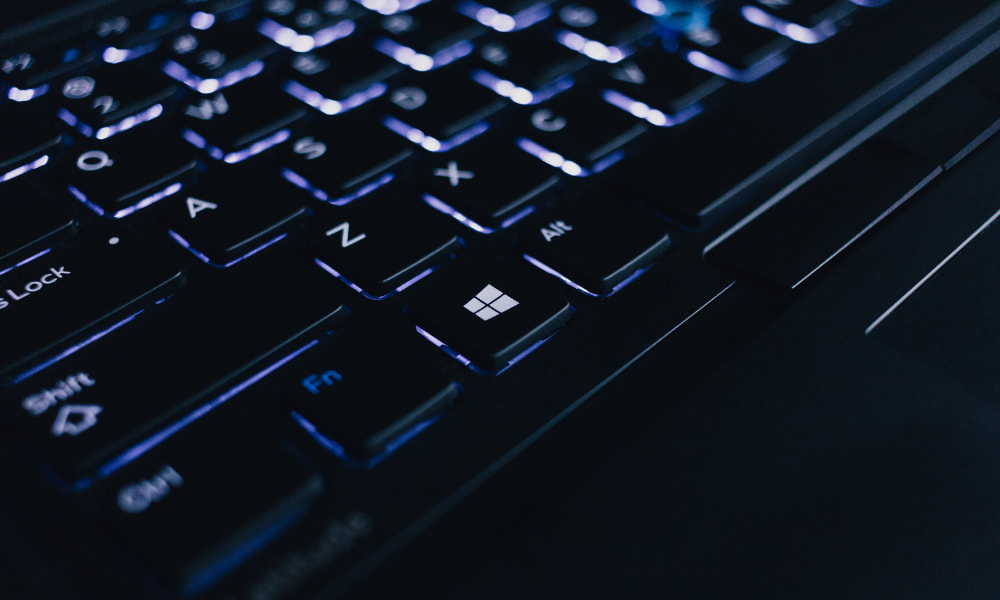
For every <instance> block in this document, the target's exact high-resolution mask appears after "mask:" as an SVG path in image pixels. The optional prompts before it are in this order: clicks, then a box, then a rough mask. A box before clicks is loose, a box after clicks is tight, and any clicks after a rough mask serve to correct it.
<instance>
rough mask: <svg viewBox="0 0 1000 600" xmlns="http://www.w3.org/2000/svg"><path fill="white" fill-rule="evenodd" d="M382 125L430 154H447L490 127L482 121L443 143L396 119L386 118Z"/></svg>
mask: <svg viewBox="0 0 1000 600" xmlns="http://www.w3.org/2000/svg"><path fill="white" fill-rule="evenodd" d="M382 123H383V124H384V125H385V126H386V127H388V128H389V129H390V130H391V131H394V132H396V133H398V134H399V135H401V136H403V137H405V138H406V139H408V140H410V141H411V142H413V143H414V144H417V145H419V146H420V147H422V148H423V149H424V150H427V151H428V152H447V151H449V150H451V149H452V148H457V147H458V146H461V145H462V144H464V143H465V142H467V141H469V140H471V139H472V138H474V137H476V136H478V135H480V134H482V133H483V132H485V131H486V130H487V129H489V127H490V126H489V123H487V122H486V121H481V122H479V123H476V124H475V125H473V126H472V127H469V128H468V129H465V130H464V131H461V132H459V133H456V134H455V135H453V136H451V137H450V138H448V139H447V140H444V141H441V140H439V139H437V138H435V137H432V136H429V135H427V134H425V133H424V132H423V131H420V130H419V129H417V128H416V127H413V126H411V125H407V124H406V123H404V122H402V121H400V120H399V119H397V118H395V117H384V118H383V119H382Z"/></svg>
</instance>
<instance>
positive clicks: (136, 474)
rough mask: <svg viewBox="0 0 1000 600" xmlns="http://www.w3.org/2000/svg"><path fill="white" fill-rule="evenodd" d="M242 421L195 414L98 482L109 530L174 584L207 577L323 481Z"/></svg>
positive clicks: (221, 572)
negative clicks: (192, 421) (193, 420)
mask: <svg viewBox="0 0 1000 600" xmlns="http://www.w3.org/2000/svg"><path fill="white" fill-rule="evenodd" d="M215 416H216V415H213V417H215ZM219 416H222V415H219ZM205 425H214V427H213V426H210V427H205ZM241 425H242V426H243V427H241ZM246 425H247V421H246V420H245V419H236V420H232V421H229V422H224V421H221V420H220V419H218V418H212V419H210V421H209V422H203V423H198V424H196V425H195V426H193V427H195V428H194V429H189V430H186V431H183V432H181V433H180V434H178V435H176V436H174V437H172V438H170V439H169V440H168V441H166V442H164V443H163V444H161V445H160V446H158V447H156V448H155V449H154V450H151V451H150V452H148V453H147V454H145V455H143V456H142V457H141V458H140V459H138V460H136V461H135V462H133V463H131V464H130V465H129V466H127V467H126V468H124V469H122V470H121V471H119V472H117V473H115V475H114V476H112V477H110V478H109V479H108V480H106V481H105V482H103V485H102V486H101V488H100V490H98V491H97V492H96V494H97V502H98V503H99V507H98V510H99V511H100V514H101V518H102V521H103V522H104V524H105V525H106V526H107V527H108V528H109V529H110V533H111V535H112V536H113V537H114V538H116V540H117V541H118V542H120V543H121V544H122V545H124V546H125V551H126V552H127V553H128V554H130V555H132V556H135V557H137V558H138V559H139V561H140V562H141V563H142V564H143V565H144V566H145V567H147V568H148V569H149V570H150V571H151V572H152V573H153V574H154V575H155V576H156V578H157V579H159V580H160V581H161V582H162V583H164V584H165V585H166V586H167V587H169V588H170V589H171V590H172V591H175V592H180V593H181V594H184V595H188V594H196V593H198V592H200V591H202V590H204V589H206V588H207V587H209V586H211V585H212V584H213V583H215V582H216V581H217V580H219V579H220V578H222V577H224V576H225V575H226V574H227V573H228V572H230V571H231V570H233V569H234V568H235V567H237V566H238V565H239V564H241V563H242V562H243V561H245V560H246V559H248V558H250V556H252V555H253V554H255V553H256V552H257V551H258V550H260V549H262V548H263V547H264V546H265V545H266V544H267V543H268V542H269V541H271V540H272V539H274V538H276V537H277V536H278V535H280V534H281V533H282V532H283V531H284V530H285V529H286V528H287V527H288V526H290V525H291V524H292V523H293V522H294V521H296V520H297V518H298V517H299V516H301V515H302V514H303V513H304V512H305V510H306V508H307V507H308V505H309V501H310V500H311V499H312V498H313V497H315V496H316V495H318V494H319V492H320V491H321V490H322V481H321V480H320V478H319V477H318V476H317V475H316V474H315V473H313V472H312V471H311V470H310V469H309V468H308V467H306V466H305V465H303V464H301V463H299V462H298V461H296V460H295V459H294V458H293V457H292V456H291V455H289V454H287V453H286V452H285V451H284V450H282V449H281V448H280V447H279V446H278V444H277V442H272V441H271V440H269V439H268V437H267V436H266V435H263V436H262V435H258V433H259V432H258V430H257V429H256V428H253V427H246Z"/></svg>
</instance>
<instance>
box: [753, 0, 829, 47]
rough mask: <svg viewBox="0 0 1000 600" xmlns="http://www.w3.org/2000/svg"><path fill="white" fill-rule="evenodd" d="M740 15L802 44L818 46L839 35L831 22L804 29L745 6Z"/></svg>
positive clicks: (755, 8)
mask: <svg viewBox="0 0 1000 600" xmlns="http://www.w3.org/2000/svg"><path fill="white" fill-rule="evenodd" d="M740 13H741V14H742V15H743V18H744V19H746V20H747V21H749V22H750V23H753V24H754V25H757V26H759V27H763V28H765V29H770V30H771V31H774V32H775V33H778V34H780V35H783V36H785V37H787V38H788V39H790V40H793V41H796V42H799V43H800V44H818V43H820V42H822V41H823V40H825V39H827V38H829V37H830V36H832V35H833V34H835V33H837V27H836V25H834V24H833V23H832V22H831V21H823V22H821V23H819V24H818V25H815V26H814V27H803V26H802V25H798V24H796V23H790V22H788V21H785V20H784V19H779V18H778V17H775V16H774V15H772V14H770V13H767V12H765V11H763V10H761V9H760V8H758V7H756V6H744V7H743V8H742V9H740Z"/></svg>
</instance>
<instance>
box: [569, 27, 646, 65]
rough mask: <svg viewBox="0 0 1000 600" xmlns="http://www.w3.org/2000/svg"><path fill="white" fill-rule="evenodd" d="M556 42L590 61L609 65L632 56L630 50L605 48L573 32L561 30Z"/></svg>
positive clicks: (615, 47)
mask: <svg viewBox="0 0 1000 600" xmlns="http://www.w3.org/2000/svg"><path fill="white" fill-rule="evenodd" d="M556 41H557V42H559V43H560V44H562V45H563V46H566V47H567V48H569V49H570V50H574V51H576V52H579V53H580V54H583V55H584V56H586V57H588V58H590V59H593V60H596V61H600V62H606V63H611V64H614V63H617V62H620V61H621V60H622V59H624V58H626V57H628V56H629V55H630V54H632V50H631V49H629V48H622V47H620V46H607V45H605V44H602V43H601V42H598V41H597V40H591V39H587V38H585V37H583V36H582V35H580V34H579V33H576V32H573V31H566V30H561V31H559V32H557V33H556Z"/></svg>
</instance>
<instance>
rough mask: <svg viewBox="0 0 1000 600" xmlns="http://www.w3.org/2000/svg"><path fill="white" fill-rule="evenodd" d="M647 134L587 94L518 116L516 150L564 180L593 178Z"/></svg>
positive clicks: (560, 99)
mask: <svg viewBox="0 0 1000 600" xmlns="http://www.w3.org/2000/svg"><path fill="white" fill-rule="evenodd" d="M648 129H649V125H648V124H647V123H646V122H645V121H640V120H639V119H637V118H635V117H634V116H632V115H631V114H627V113H625V112H623V111H621V110H619V109H617V108H615V107H614V106H612V105H611V104H609V103H608V102H606V101H604V100H603V99H602V98H600V97H599V96H598V94H597V93H596V92H595V91H590V93H579V94H563V95H561V96H557V97H555V98H553V99H552V100H549V101H548V102H545V103H543V104H539V105H538V106H537V107H532V108H531V109H529V110H527V111H524V112H522V113H521V116H520V117H519V119H518V123H517V130H518V132H519V133H520V134H521V135H522V136H524V137H522V138H519V140H518V144H519V145H520V146H521V148H522V149H523V150H525V151H526V152H528V153H530V154H533V155H534V156H535V157H536V158H538V159H539V160H541V161H543V162H545V163H547V164H549V165H551V166H553V167H556V168H559V169H561V170H562V171H563V172H565V173H566V174H567V175H572V176H574V177H583V176H587V175H589V174H591V173H598V172H600V171H603V170H604V169H606V168H608V167H609V166H611V165H613V164H614V163H616V162H618V161H619V160H621V159H622V158H623V157H624V156H625V151H626V149H627V147H628V145H629V143H632V142H635V140H636V139H637V138H639V136H641V135H642V134H643V133H645V132H646V131H647V130H648Z"/></svg>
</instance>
